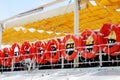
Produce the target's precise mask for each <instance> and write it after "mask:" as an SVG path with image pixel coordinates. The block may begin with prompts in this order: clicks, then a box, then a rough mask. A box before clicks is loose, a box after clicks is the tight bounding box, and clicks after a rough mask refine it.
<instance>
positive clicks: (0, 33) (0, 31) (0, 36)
mask: <svg viewBox="0 0 120 80" xmlns="http://www.w3.org/2000/svg"><path fill="white" fill-rule="evenodd" d="M2 29H3V24H2V23H0V48H1V45H2Z"/></svg>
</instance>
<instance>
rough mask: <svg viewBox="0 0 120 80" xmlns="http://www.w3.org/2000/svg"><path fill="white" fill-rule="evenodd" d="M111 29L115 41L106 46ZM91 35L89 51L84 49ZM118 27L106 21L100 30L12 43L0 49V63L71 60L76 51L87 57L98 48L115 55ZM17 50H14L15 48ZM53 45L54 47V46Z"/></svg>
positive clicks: (94, 55) (117, 46) (119, 49)
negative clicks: (71, 46)
mask: <svg viewBox="0 0 120 80" xmlns="http://www.w3.org/2000/svg"><path fill="white" fill-rule="evenodd" d="M111 31H114V32H115V34H116V43H115V44H114V45H113V46H112V47H108V45H104V44H108V36H109V34H110V32H111ZM89 36H91V37H92V38H93V41H94V42H93V44H94V45H93V48H92V51H91V52H89V51H87V50H86V48H85V46H86V40H87V38H88V37H89ZM69 39H72V40H73V41H74V51H73V53H72V54H71V55H69V54H67V53H66V44H67V41H68V40H69ZM119 42H120V28H119V26H118V25H113V24H109V23H106V24H104V25H103V27H102V28H101V29H100V31H92V30H85V31H84V32H82V33H81V35H80V36H75V35H71V34H68V35H66V36H65V37H64V38H63V39H51V40H49V41H47V42H45V41H37V42H35V43H29V42H24V43H23V44H22V45H21V46H20V45H19V44H18V43H14V44H13V45H12V46H11V48H4V49H3V50H2V49H1V50H0V64H1V65H3V66H11V62H12V61H14V62H15V63H17V62H19V61H20V60H25V59H27V58H30V59H34V61H35V62H36V63H39V64H45V63H46V62H47V61H48V62H50V63H56V62H58V60H59V59H60V57H61V56H63V57H64V58H65V59H66V60H68V61H70V60H73V59H74V58H75V57H76V56H77V55H78V53H79V54H80V55H81V56H82V57H84V58H87V59H90V58H94V57H96V55H97V54H98V51H99V49H101V50H102V51H104V52H105V53H106V54H109V55H111V56H116V55H117V53H116V52H118V51H120V44H119ZM16 47H17V48H18V51H17V52H16V51H15V48H16ZM54 47H55V48H54Z"/></svg>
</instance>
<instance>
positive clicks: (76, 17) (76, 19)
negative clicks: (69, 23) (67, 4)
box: [74, 0, 79, 35]
mask: <svg viewBox="0 0 120 80" xmlns="http://www.w3.org/2000/svg"><path fill="white" fill-rule="evenodd" d="M78 33H79V5H78V0H75V2H74V34H75V35H78Z"/></svg>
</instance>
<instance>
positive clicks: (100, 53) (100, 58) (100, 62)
mask: <svg viewBox="0 0 120 80" xmlns="http://www.w3.org/2000/svg"><path fill="white" fill-rule="evenodd" d="M99 60H100V61H99V64H100V67H102V50H101V47H100V45H99Z"/></svg>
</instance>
